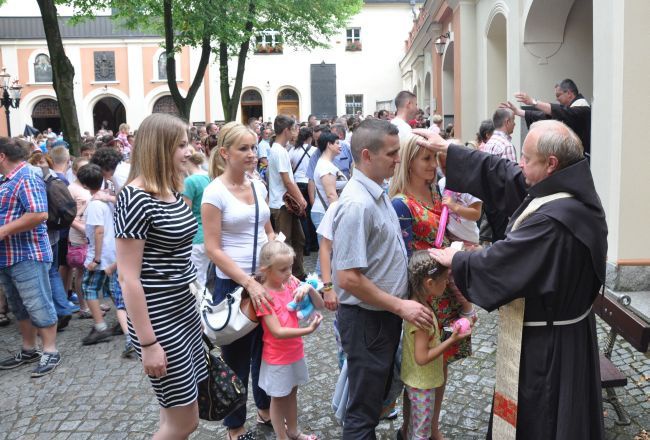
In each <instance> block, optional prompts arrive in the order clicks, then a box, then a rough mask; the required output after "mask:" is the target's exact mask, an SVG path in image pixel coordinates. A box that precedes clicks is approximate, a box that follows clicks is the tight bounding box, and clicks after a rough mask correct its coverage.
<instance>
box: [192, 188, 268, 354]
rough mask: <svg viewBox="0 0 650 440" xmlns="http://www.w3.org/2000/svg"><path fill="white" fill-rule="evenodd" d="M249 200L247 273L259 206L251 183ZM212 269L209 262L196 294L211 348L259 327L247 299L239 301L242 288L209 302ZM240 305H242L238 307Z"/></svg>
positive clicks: (254, 256) (255, 247) (254, 249)
mask: <svg viewBox="0 0 650 440" xmlns="http://www.w3.org/2000/svg"><path fill="white" fill-rule="evenodd" d="M251 187H252V189H253V197H254V199H255V238H254V240H253V265H252V268H251V274H254V273H255V266H256V265H255V262H256V258H257V227H258V223H259V203H258V201H257V191H255V184H254V183H253V182H251ZM215 276H216V275H215V267H214V264H213V263H212V262H210V264H209V265H208V277H207V279H206V283H205V284H206V287H205V288H204V289H203V292H202V293H201V294H200V295H199V296H200V298H199V299H198V301H199V314H200V316H201V324H203V333H205V335H206V336H207V337H208V338H209V339H210V340H211V341H212V342H213V343H214V344H215V345H219V346H221V345H228V344H230V343H232V342H234V341H236V340H237V339H239V338H242V337H244V336H246V335H247V334H249V333H250V332H252V331H253V330H254V329H255V327H257V325H258V324H259V323H258V322H257V321H255V320H253V319H251V318H250V317H249V316H251V317H252V318H255V310H253V307H252V305H251V303H250V299H248V298H245V299H244V300H243V301H242V294H243V292H244V288H243V287H238V288H237V289H235V290H234V291H233V292H228V293H226V296H225V298H224V299H223V300H221V301H220V302H218V303H217V304H215V303H214V302H213V301H212V298H213V296H212V292H211V291H210V289H214V285H215V284H216V283H215V281H216V278H215ZM242 302H243V304H242Z"/></svg>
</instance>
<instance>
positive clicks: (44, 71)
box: [34, 53, 52, 83]
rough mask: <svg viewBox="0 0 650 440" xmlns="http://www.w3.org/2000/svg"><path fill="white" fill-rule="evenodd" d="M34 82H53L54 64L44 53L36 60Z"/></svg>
mask: <svg viewBox="0 0 650 440" xmlns="http://www.w3.org/2000/svg"><path fill="white" fill-rule="evenodd" d="M34 82H37V83H51V82H52V63H51V62H50V57H49V56H47V55H46V54H44V53H39V54H38V55H36V58H34Z"/></svg>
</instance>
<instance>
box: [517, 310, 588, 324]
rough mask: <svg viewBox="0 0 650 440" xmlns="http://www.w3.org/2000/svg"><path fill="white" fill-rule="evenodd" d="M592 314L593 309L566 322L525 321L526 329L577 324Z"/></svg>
mask: <svg viewBox="0 0 650 440" xmlns="http://www.w3.org/2000/svg"><path fill="white" fill-rule="evenodd" d="M590 312H591V307H589V308H588V309H587V311H586V312H584V313H583V314H582V315H580V316H578V317H577V318H574V319H567V320H565V321H551V322H550V323H549V322H546V321H525V322H524V327H546V326H547V325H549V324H550V325H552V326H556V325H571V324H575V323H576V322H580V321H582V320H583V319H585V318H586V317H587V316H589V313H590Z"/></svg>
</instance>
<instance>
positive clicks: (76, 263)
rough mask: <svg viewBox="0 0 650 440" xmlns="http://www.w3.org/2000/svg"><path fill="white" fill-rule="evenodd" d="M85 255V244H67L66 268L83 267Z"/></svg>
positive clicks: (86, 246)
mask: <svg viewBox="0 0 650 440" xmlns="http://www.w3.org/2000/svg"><path fill="white" fill-rule="evenodd" d="M87 253H88V245H87V244H72V243H70V242H68V254H67V255H66V257H65V261H66V263H67V264H68V267H84V261H86V254H87Z"/></svg>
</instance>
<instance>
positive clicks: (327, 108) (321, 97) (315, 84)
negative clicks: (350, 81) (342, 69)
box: [310, 62, 337, 119]
mask: <svg viewBox="0 0 650 440" xmlns="http://www.w3.org/2000/svg"><path fill="white" fill-rule="evenodd" d="M310 113H313V114H315V115H316V117H317V118H319V119H321V118H334V117H336V114H337V112H336V64H325V62H322V63H320V64H312V65H311V112H310Z"/></svg>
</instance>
